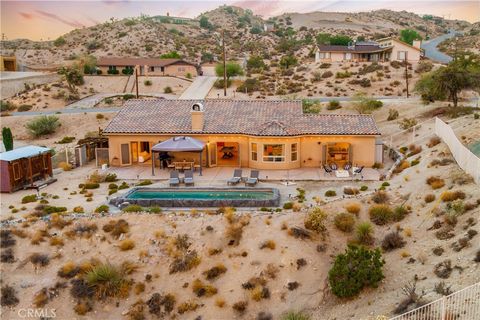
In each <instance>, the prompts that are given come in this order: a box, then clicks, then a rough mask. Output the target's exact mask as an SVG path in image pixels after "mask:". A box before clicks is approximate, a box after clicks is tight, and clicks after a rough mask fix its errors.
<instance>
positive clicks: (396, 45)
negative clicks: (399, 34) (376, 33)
mask: <svg viewBox="0 0 480 320" xmlns="http://www.w3.org/2000/svg"><path fill="white" fill-rule="evenodd" d="M392 43H393V48H392V54H391V55H390V60H398V52H399V51H406V52H407V60H408V61H414V62H415V61H419V60H420V51H419V50H417V49H415V48H412V47H410V46H408V45H406V44H404V43H402V42H401V41H396V40H392Z"/></svg>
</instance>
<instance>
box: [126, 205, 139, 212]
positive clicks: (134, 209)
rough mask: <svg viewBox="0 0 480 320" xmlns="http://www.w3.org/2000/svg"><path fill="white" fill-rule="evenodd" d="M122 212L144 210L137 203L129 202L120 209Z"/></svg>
mask: <svg viewBox="0 0 480 320" xmlns="http://www.w3.org/2000/svg"><path fill="white" fill-rule="evenodd" d="M122 211H123V212H142V211H144V210H143V208H142V207H141V206H139V205H138V204H130V205H128V206H126V207H125V208H123V209H122Z"/></svg>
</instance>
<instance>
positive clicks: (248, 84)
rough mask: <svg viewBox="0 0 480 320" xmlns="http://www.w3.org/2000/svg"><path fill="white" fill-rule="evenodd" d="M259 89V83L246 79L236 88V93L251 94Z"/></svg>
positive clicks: (253, 79) (256, 80) (254, 79)
mask: <svg viewBox="0 0 480 320" xmlns="http://www.w3.org/2000/svg"><path fill="white" fill-rule="evenodd" d="M260 89H261V86H260V81H258V79H256V78H248V79H246V80H245V81H244V82H243V83H242V84H241V85H239V86H238V87H237V92H253V91H258V90H260Z"/></svg>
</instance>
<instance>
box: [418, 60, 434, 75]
mask: <svg viewBox="0 0 480 320" xmlns="http://www.w3.org/2000/svg"><path fill="white" fill-rule="evenodd" d="M432 69H433V63H431V62H430V61H420V62H419V63H418V65H417V69H415V72H418V73H425V72H430V71H431V70H432Z"/></svg>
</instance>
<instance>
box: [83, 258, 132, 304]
mask: <svg viewBox="0 0 480 320" xmlns="http://www.w3.org/2000/svg"><path fill="white" fill-rule="evenodd" d="M85 278H86V280H87V283H88V284H89V285H90V286H91V287H93V288H94V289H95V294H96V296H97V297H98V298H100V299H104V298H106V297H115V296H117V295H118V294H119V292H120V290H121V288H122V286H123V285H124V284H125V283H126V280H125V278H124V275H123V273H122V272H121V271H120V270H119V269H118V268H117V267H115V266H114V265H111V264H109V263H104V264H100V265H98V266H94V267H93V268H92V269H91V270H90V271H89V272H88V273H87V274H86V277H85Z"/></svg>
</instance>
